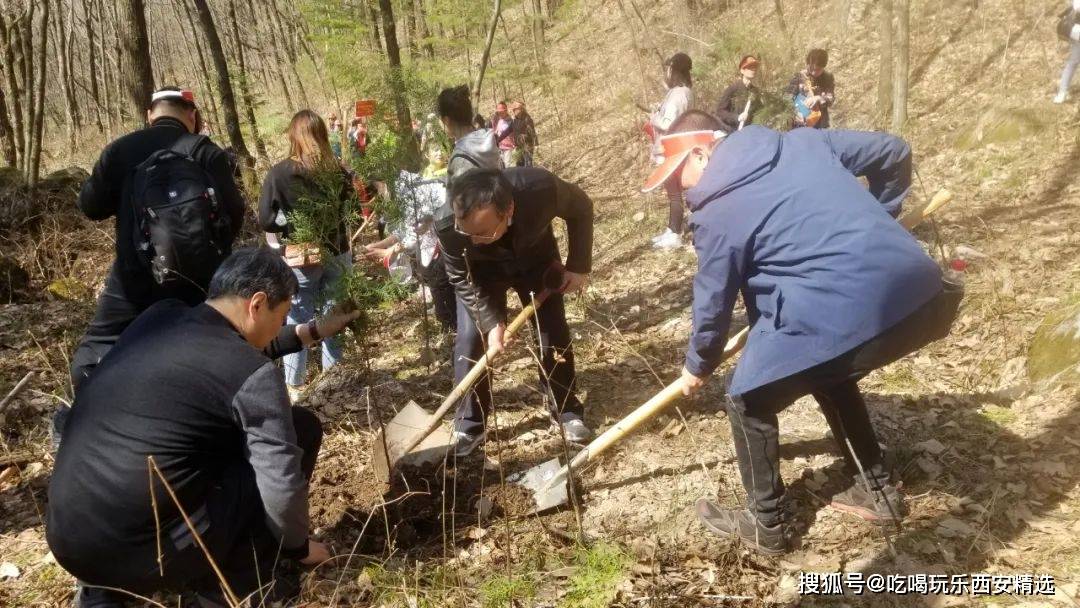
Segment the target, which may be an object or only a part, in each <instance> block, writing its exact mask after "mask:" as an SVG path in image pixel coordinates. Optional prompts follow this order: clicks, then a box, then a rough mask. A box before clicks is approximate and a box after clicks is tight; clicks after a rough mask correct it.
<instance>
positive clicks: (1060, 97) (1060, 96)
mask: <svg viewBox="0 0 1080 608" xmlns="http://www.w3.org/2000/svg"><path fill="white" fill-rule="evenodd" d="M1067 98H1068V94H1067V93H1058V94H1057V95H1055V96H1054V103H1065V99H1067Z"/></svg>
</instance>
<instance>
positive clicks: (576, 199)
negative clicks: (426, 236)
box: [435, 167, 593, 333]
mask: <svg viewBox="0 0 1080 608" xmlns="http://www.w3.org/2000/svg"><path fill="white" fill-rule="evenodd" d="M503 175H505V176H506V178H507V179H508V180H509V181H510V184H511V186H512V188H513V198H514V217H513V220H512V223H511V224H510V228H509V230H508V231H507V233H506V236H504V237H503V238H501V239H499V240H498V241H496V242H494V243H491V244H487V245H474V244H473V243H472V242H471V241H470V240H469V237H467V236H465V235H462V234H459V233H458V232H457V231H456V230H455V229H454V212H453V210H452V209H451V208H450V201H449V200H447V202H446V204H445V205H443V206H442V207H441V208H440V209H439V210H438V212H436V214H435V229H436V231H437V232H438V235H439V244H440V246H441V247H442V254H443V258H444V262H445V265H446V274H447V276H448V277H449V278H450V283H451V284H452V285H453V286H454V289H455V291H456V292H457V296H458V298H460V300H461V302H462V303H463V304H464V305H465V307H466V308H467V309H468V310H469V313H470V314H471V315H472V317H473V319H474V320H475V321H476V325H477V327H479V328H480V330H481V331H483V332H485V333H486V332H488V331H491V329H492V328H494V327H495V326H496V325H498V324H499V323H501V322H502V321H504V319H503V317H502V315H501V314H500V313H499V308H498V307H496V306H493V305H492V304H491V295H492V294H491V293H490V290H492V289H500V288H501V289H505V288H506V283H507V282H508V281H511V280H513V279H514V278H517V277H520V276H523V275H525V274H527V273H529V272H532V271H535V270H536V269H538V268H540V267H546V266H547V265H548V264H550V263H551V262H552V261H554V260H557V259H559V248H558V244H557V243H556V242H555V232H554V231H553V230H552V227H551V222H552V220H554V219H555V218H556V217H558V218H562V220H563V221H565V222H566V236H567V256H566V269H567V270H569V271H571V272H577V273H588V272H590V271H591V269H592V240H593V204H592V200H591V199H589V197H588V195H586V194H585V192H584V191H583V190H582V189H581V188H578V187H577V186H575V185H574V184H570V183H567V182H564V181H563V180H561V179H559V178H558V177H555V176H554V175H552V174H551V173H550V172H549V171H547V170H546V169H541V168H538V167H513V168H510V169H506V170H505V171H503Z"/></svg>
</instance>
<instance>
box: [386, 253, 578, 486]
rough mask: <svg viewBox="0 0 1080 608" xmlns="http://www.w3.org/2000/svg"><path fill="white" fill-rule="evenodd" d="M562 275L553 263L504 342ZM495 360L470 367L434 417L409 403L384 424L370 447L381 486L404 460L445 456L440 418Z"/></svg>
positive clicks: (447, 440)
mask: <svg viewBox="0 0 1080 608" xmlns="http://www.w3.org/2000/svg"><path fill="white" fill-rule="evenodd" d="M563 272H564V271H563V267H562V264H560V263H558V262H555V263H553V264H552V265H551V266H550V267H549V268H548V269H547V271H546V272H544V277H543V285H544V289H543V291H541V292H540V293H539V294H537V295H536V296H535V297H534V298H533V301H532V302H529V303H528V304H527V305H525V307H524V308H522V309H521V312H519V313H518V315H517V317H515V318H514V320H513V321H512V322H511V323H510V325H508V326H507V327H506V333H505V335H504V340H509V339H510V338H511V337H513V336H514V334H516V333H517V332H518V331H519V330H520V329H521V328H522V327H523V326H524V325H525V324H526V323H528V322H529V319H531V318H532V316H533V314H534V313H535V312H536V309H537V308H539V307H540V306H541V305H542V304H543V303H544V300H546V299H547V298H548V296H550V295H551V294H552V293H557V292H559V291H560V290H561V289H562V285H563ZM494 356H495V354H494V353H492V352H491V351H490V350H489V351H488V352H486V353H484V355H483V356H482V357H480V359H479V360H477V362H476V363H475V364H473V366H472V369H470V370H469V373H468V374H466V375H465V377H464V378H462V379H461V382H459V383H458V384H457V386H455V387H454V390H452V391H450V394H449V395H447V396H446V398H445V399H443V402H442V405H440V406H439V409H437V410H435V413H434V414H428V412H427V410H425V409H424V408H422V407H420V406H419V405H417V404H416V402H414V401H410V402H409V403H408V404H406V405H405V407H403V408H401V411H399V412H398V413H397V415H396V416H394V418H393V419H392V420H391V421H390V422H389V423H387V425H386V427H385V428H384V429H382V430H380V431H379V433H378V434H377V435H376V436H375V441H374V442H373V445H372V452H373V457H372V463H373V467H374V469H375V476H376V478H377V479H378V480H379V481H380V482H381V483H386V482H387V481H389V479H390V472H391V471H392V470H393V469H394V468H395V467H396V466H397V465H398V464H399V463H400V462H401V461H403V460H406V461H408V462H409V463H411V464H416V465H421V464H432V463H435V462H438V461H439V460H441V459H442V458H443V457H444V456H445V454H446V450H447V449H449V448H450V446H451V443H452V441H451V434H450V431H449V430H448V429H447V428H446V427H445V426H444V425H443V416H445V415H446V413H447V412H449V411H450V408H452V407H454V406H455V405H457V402H458V401H460V400H461V399H462V397H464V396H465V395H466V394H467V393H468V392H469V390H470V389H472V387H473V385H474V384H476V382H477V381H478V380H479V379H480V377H481V376H483V375H484V373H485V372H487V368H488V364H489V363H490V361H491V359H492V358H494Z"/></svg>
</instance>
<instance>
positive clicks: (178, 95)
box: [150, 89, 195, 105]
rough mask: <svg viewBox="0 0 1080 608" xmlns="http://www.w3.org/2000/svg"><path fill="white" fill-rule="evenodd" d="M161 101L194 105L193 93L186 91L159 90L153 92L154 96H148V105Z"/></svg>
mask: <svg viewBox="0 0 1080 608" xmlns="http://www.w3.org/2000/svg"><path fill="white" fill-rule="evenodd" d="M163 99H168V100H172V101H179V102H186V103H190V104H191V105H195V93H192V92H191V91H189V90H187V89H160V90H158V91H154V94H153V95H151V96H150V105H153V104H154V103H155V102H158V101H161V100H163Z"/></svg>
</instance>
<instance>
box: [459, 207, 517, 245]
mask: <svg viewBox="0 0 1080 608" xmlns="http://www.w3.org/2000/svg"><path fill="white" fill-rule="evenodd" d="M509 222H510V214H509V213H508V214H506V216H505V217H503V218H502V221H500V222H499V225H498V226H495V231H494V232H492V233H491V234H490V235H482V234H473V233H471V232H466V231H464V230H462V228H461V224H459V223H458V218H454V232H456V233H458V234H460V235H461V236H467V237H469V238H470V239H476V240H478V241H487V242H489V243H490V242H492V241H497V240H499V237H501V236H502V235H501V234H499V233H500V232H501V231H502V228H503V226H504V225H507V226H508V225H509Z"/></svg>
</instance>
